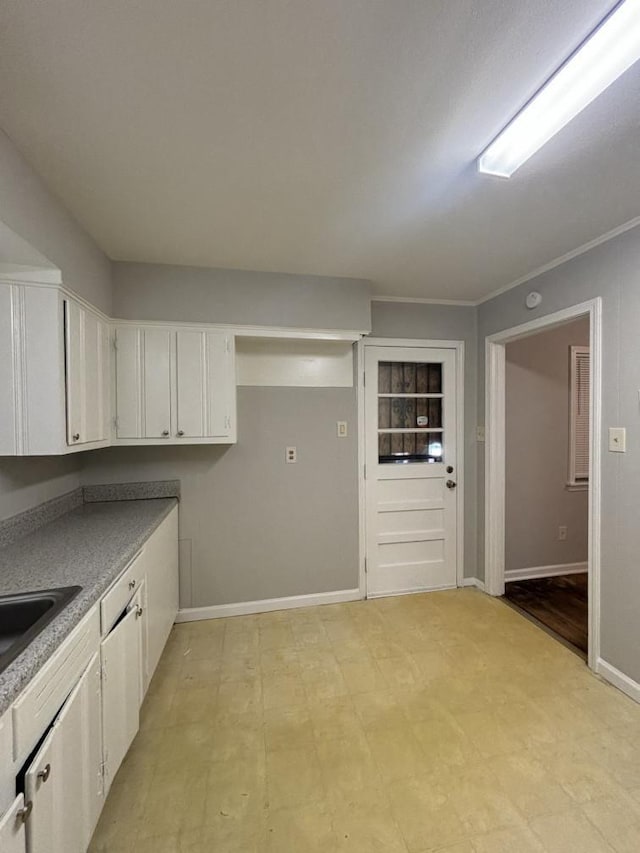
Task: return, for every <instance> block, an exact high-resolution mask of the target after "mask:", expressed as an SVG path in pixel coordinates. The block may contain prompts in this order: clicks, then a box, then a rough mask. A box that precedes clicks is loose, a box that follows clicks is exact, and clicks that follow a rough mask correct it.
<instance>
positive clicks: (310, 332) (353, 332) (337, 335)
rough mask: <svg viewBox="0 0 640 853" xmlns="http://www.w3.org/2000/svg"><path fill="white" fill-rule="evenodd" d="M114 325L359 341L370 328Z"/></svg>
mask: <svg viewBox="0 0 640 853" xmlns="http://www.w3.org/2000/svg"><path fill="white" fill-rule="evenodd" d="M111 323H113V324H114V325H116V326H172V327H178V328H185V329H204V330H207V331H210V332H215V331H220V332H228V333H231V334H234V335H237V336H238V337H249V338H292V339H294V340H300V341H306V340H311V341H351V342H352V343H355V341H359V340H360V339H361V338H362V337H363V336H364V335H368V334H369V332H370V331H371V330H370V329H297V328H295V327H292V326H243V325H236V324H235V323H199V322H187V321H178V322H175V321H173V320H119V319H118V318H115V317H114V318H111Z"/></svg>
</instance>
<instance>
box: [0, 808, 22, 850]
mask: <svg viewBox="0 0 640 853" xmlns="http://www.w3.org/2000/svg"><path fill="white" fill-rule="evenodd" d="M27 813H28V812H27V811H26V810H25V805H24V795H23V794H20V795H19V796H17V797H16V798H15V800H14V801H13V805H12V806H11V807H10V808H9V809H8V810H7V811H6V812H5V814H4V815H3V816H2V817H0V850H1V851H2V853H25V850H26V849H27V840H26V839H27V831H26V822H25V818H26V816H27Z"/></svg>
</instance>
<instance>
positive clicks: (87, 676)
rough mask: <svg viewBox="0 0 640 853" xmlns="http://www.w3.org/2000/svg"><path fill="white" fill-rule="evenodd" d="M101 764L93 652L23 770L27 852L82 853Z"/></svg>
mask: <svg viewBox="0 0 640 853" xmlns="http://www.w3.org/2000/svg"><path fill="white" fill-rule="evenodd" d="M101 765H102V755H101V750H100V664H99V657H98V655H97V654H95V655H94V656H93V658H92V659H91V662H90V664H89V666H88V667H87V669H86V670H85V671H84V673H83V675H82V677H81V678H80V681H79V682H78V683H77V685H76V686H75V687H74V689H73V691H72V692H71V695H70V696H69V698H68V699H67V701H66V702H65V703H64V705H63V706H62V709H61V710H60V713H59V714H58V716H57V717H56V719H55V721H54V723H53V725H52V726H51V728H50V730H49V732H48V734H47V735H46V737H45V739H44V740H43V742H42V744H41V745H40V747H39V749H38V751H37V752H36V755H35V758H34V759H33V761H32V762H31V764H30V766H29V767H28V769H27V771H26V774H25V798H26V802H27V808H30V809H31V812H30V814H29V817H28V820H27V821H26V829H27V851H28V853H84V851H85V850H86V849H87V846H88V844H89V841H90V840H91V835H92V834H93V830H94V828H95V824H96V822H97V820H98V816H99V814H100V810H101V808H102V802H103V785H102V767H101Z"/></svg>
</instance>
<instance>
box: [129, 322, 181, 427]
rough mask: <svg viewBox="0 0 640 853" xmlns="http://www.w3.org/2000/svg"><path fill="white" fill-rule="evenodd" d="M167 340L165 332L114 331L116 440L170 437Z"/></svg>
mask: <svg viewBox="0 0 640 853" xmlns="http://www.w3.org/2000/svg"><path fill="white" fill-rule="evenodd" d="M171 338H172V336H171V333H170V332H168V331H167V330H166V329H157V328H148V329H141V328H137V327H135V326H118V328H117V329H116V331H115V350H116V359H115V365H116V367H115V377H116V381H115V393H116V401H115V407H116V418H115V424H116V427H115V438H116V439H121V440H125V441H126V440H127V439H141V438H144V439H150V440H151V441H153V440H154V439H156V440H166V439H168V438H169V437H170V435H171V391H172V379H171V343H172V340H171Z"/></svg>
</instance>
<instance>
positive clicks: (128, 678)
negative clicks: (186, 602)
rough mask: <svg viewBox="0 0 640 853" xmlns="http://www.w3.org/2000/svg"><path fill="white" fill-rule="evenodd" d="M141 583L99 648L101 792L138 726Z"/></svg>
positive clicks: (141, 648)
mask: <svg viewBox="0 0 640 853" xmlns="http://www.w3.org/2000/svg"><path fill="white" fill-rule="evenodd" d="M143 601H144V584H143V586H142V587H141V588H140V589H139V590H138V592H137V593H136V595H135V596H134V598H133V599H132V600H131V602H130V603H129V604H128V605H127V608H126V610H125V611H124V613H123V615H122V617H121V619H120V620H119V621H118V622H116V624H115V627H114V628H113V630H112V631H111V633H110V634H108V635H107V636H106V637H105V638H104V640H103V641H102V643H101V645H100V657H101V660H102V749H103V753H104V785H105V793H106V792H107V791H108V790H109V788H110V787H111V783H112V782H113V780H114V777H115V775H116V773H117V772H118V768H119V767H120V764H121V763H122V759H123V758H124V757H125V755H126V754H127V750H128V749H129V747H130V746H131V742H132V741H133V739H134V737H135V736H136V733H137V731H138V728H139V724H140V704H141V702H142V683H143V673H144V669H145V667H144V662H143V648H144V646H143V639H144V637H143V635H144V633H145V622H144V618H143V617H144V615H145V611H144V607H143Z"/></svg>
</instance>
